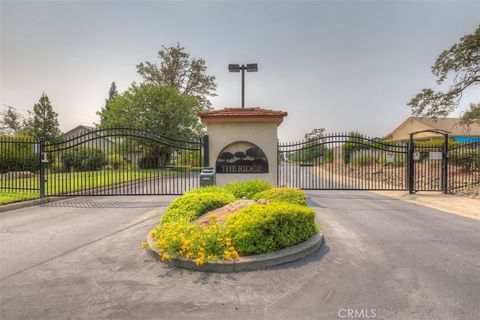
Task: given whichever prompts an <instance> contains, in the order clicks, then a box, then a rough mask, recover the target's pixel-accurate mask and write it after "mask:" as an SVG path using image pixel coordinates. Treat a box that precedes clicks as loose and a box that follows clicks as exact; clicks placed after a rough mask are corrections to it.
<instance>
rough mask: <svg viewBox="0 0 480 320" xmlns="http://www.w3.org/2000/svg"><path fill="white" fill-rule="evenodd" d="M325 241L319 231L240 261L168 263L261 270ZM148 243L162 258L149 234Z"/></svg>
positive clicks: (311, 250)
mask: <svg viewBox="0 0 480 320" xmlns="http://www.w3.org/2000/svg"><path fill="white" fill-rule="evenodd" d="M323 241H324V239H323V234H321V233H317V234H315V235H313V236H312V237H310V238H309V239H307V240H306V241H304V242H302V243H299V244H297V245H294V246H291V247H288V248H285V249H280V250H278V251H275V252H269V253H263V254H257V255H253V256H246V257H240V260H239V261H224V260H222V261H214V262H206V263H205V264H202V265H200V266H197V265H196V264H195V261H194V260H190V259H184V258H178V259H174V260H169V261H168V262H167V263H168V264H169V265H171V266H174V267H179V268H184V269H188V270H193V271H210V272H218V273H231V272H239V271H247V270H259V269H265V268H268V267H273V266H276V265H279V264H283V263H287V262H292V261H294V260H298V259H301V258H304V257H306V256H308V255H310V254H312V253H314V252H315V251H317V250H318V249H319V248H320V247H321V246H322V244H323ZM147 243H148V244H149V246H150V248H147V252H148V253H149V254H150V255H151V256H152V257H154V258H155V259H157V260H161V259H160V256H159V254H158V253H157V252H156V251H155V248H156V244H155V241H154V240H153V239H152V238H151V237H150V235H148V238H147Z"/></svg>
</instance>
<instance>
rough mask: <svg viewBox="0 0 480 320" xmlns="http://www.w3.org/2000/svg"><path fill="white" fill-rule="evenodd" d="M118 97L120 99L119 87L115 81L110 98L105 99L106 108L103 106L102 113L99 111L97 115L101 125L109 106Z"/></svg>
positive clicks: (109, 93)
mask: <svg viewBox="0 0 480 320" xmlns="http://www.w3.org/2000/svg"><path fill="white" fill-rule="evenodd" d="M116 97H118V91H117V85H116V84H115V81H113V82H112V84H111V85H110V89H109V90H108V98H107V99H105V106H103V107H102V109H101V110H100V111H97V115H98V116H100V123H102V122H103V118H102V114H104V113H105V111H106V110H107V109H108V104H109V103H110V101H112V100H113V99H115V98H116Z"/></svg>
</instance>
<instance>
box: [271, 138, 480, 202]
mask: <svg viewBox="0 0 480 320" xmlns="http://www.w3.org/2000/svg"><path fill="white" fill-rule="evenodd" d="M444 137H445V140H444V141H443V142H442V141H440V143H438V142H416V141H414V140H413V139H411V141H408V142H398V143H391V142H386V141H382V140H381V139H378V138H369V137H366V136H363V135H361V134H358V133H349V134H328V135H321V136H318V137H316V138H312V139H308V140H302V141H297V142H292V143H279V144H278V185H280V186H289V187H298V188H302V189H306V190H309V189H313V190H405V191H410V192H416V191H443V192H451V191H455V190H462V189H465V188H469V187H472V186H478V185H479V184H480V142H475V143H469V144H460V143H456V142H453V141H452V140H449V138H448V135H446V134H445V135H444Z"/></svg>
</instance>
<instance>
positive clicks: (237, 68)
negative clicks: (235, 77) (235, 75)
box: [228, 63, 258, 108]
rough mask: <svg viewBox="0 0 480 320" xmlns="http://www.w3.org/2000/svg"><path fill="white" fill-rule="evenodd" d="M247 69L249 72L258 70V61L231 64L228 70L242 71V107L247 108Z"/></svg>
mask: <svg viewBox="0 0 480 320" xmlns="http://www.w3.org/2000/svg"><path fill="white" fill-rule="evenodd" d="M245 70H247V72H257V71H258V64H256V63H248V64H247V65H244V64H242V65H239V64H229V65H228V71H229V72H240V71H242V108H245Z"/></svg>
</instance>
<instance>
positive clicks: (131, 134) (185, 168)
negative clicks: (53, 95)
mask: <svg viewBox="0 0 480 320" xmlns="http://www.w3.org/2000/svg"><path fill="white" fill-rule="evenodd" d="M40 153H41V154H42V162H41V166H40V176H41V177H42V176H43V177H44V183H42V182H41V181H40V194H41V195H44V196H59V195H62V196H63V195H160V194H162V195H166V194H172V195H176V194H182V193H184V192H185V191H187V190H189V189H192V188H197V187H198V183H199V179H198V175H199V173H200V167H201V165H202V159H203V154H202V141H200V140H198V141H182V140H178V139H174V138H170V137H166V136H162V135H159V134H155V133H152V132H148V131H145V130H141V129H132V128H108V129H98V130H93V131H85V132H82V133H80V134H78V135H75V136H72V137H66V138H65V139H64V140H63V141H59V142H54V143H43V142H40Z"/></svg>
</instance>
